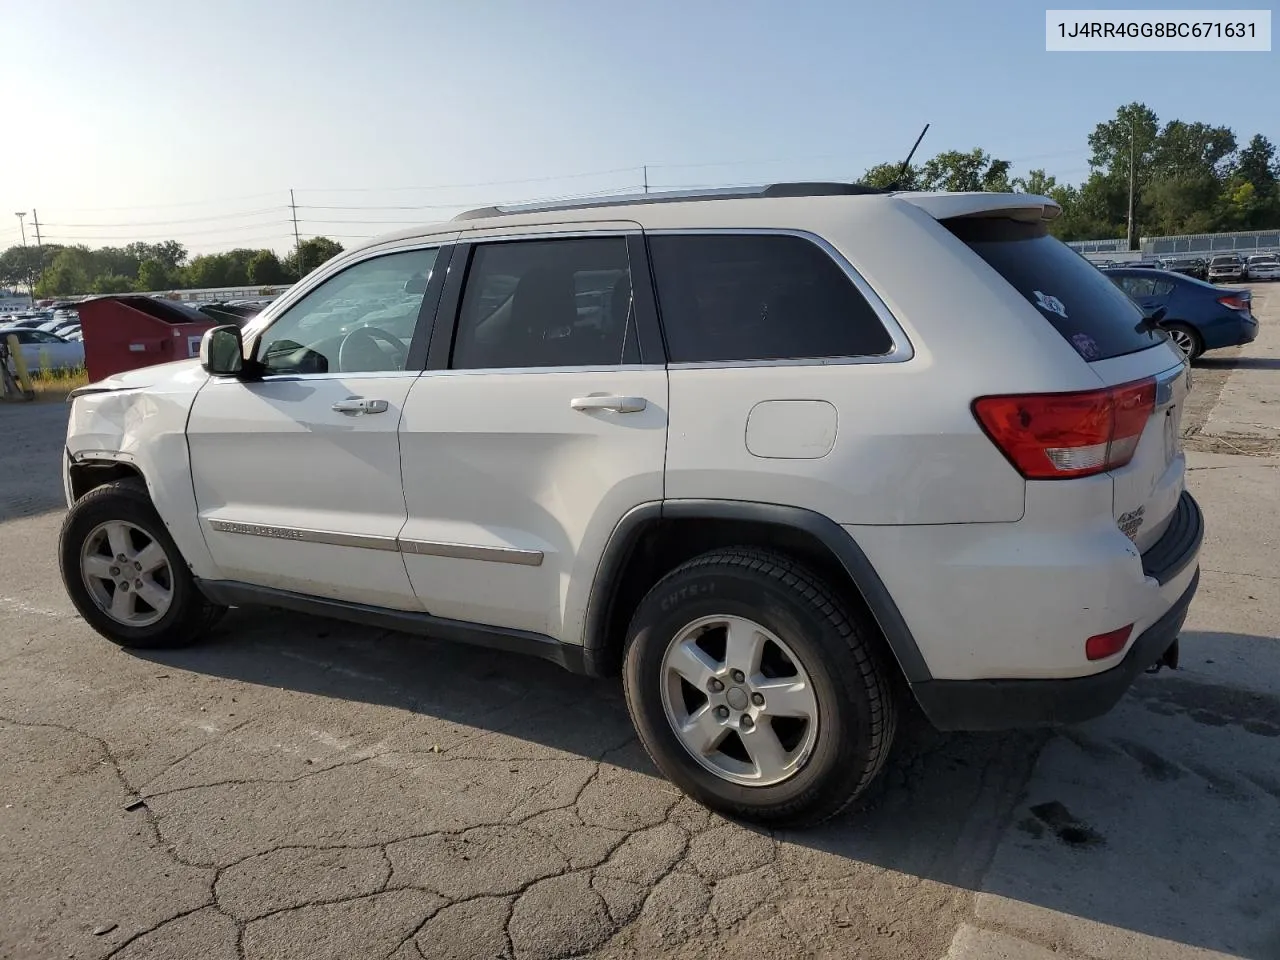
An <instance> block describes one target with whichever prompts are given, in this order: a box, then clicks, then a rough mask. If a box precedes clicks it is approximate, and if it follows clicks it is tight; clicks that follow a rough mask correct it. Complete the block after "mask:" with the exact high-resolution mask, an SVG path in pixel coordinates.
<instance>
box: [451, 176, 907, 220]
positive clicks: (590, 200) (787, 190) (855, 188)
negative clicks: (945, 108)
mask: <svg viewBox="0 0 1280 960" xmlns="http://www.w3.org/2000/svg"><path fill="white" fill-rule="evenodd" d="M890 192H892V191H890V190H886V189H884V188H882V187H872V186H868V185H867V184H865V183H837V182H812V183H767V184H761V185H759V186H754V187H715V188H710V189H706V190H663V191H657V192H654V193H623V194H615V195H613V196H607V197H579V198H577V199H570V200H556V201H554V202H551V203H517V204H508V205H503V206H494V207H477V208H476V209H475V210H468V211H466V212H465V213H460V214H458V215H457V216H456V217H454V218H453V219H454V220H478V219H480V218H482V217H503V216H512V215H514V214H518V213H545V212H548V211H552V210H580V209H584V208H590V207H621V206H628V205H630V204H637V203H684V202H687V201H692V200H746V199H754V198H763V197H833V196H858V195H864V194H871V193H890Z"/></svg>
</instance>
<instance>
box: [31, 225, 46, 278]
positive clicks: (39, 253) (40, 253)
mask: <svg viewBox="0 0 1280 960" xmlns="http://www.w3.org/2000/svg"><path fill="white" fill-rule="evenodd" d="M31 225H32V226H33V227H35V228H36V263H38V264H39V279H37V280H36V283H43V282H44V244H43V243H41V242H40V214H38V213H37V212H36V208H35V207H32V208H31Z"/></svg>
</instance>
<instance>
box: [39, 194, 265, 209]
mask: <svg viewBox="0 0 1280 960" xmlns="http://www.w3.org/2000/svg"><path fill="white" fill-rule="evenodd" d="M278 196H280V194H279V192H278V191H273V192H271V193H247V194H242V195H241V196H238V197H218V198H216V199H212V200H186V201H183V202H181V203H153V204H145V203H139V204H132V205H130V206H127V207H60V208H58V210H57V213H105V212H107V211H111V210H169V209H173V208H175V207H208V206H213V205H214V204H216V203H236V202H238V201H241V200H260V199H261V198H263V197H278Z"/></svg>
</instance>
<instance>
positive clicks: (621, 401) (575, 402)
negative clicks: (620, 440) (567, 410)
mask: <svg viewBox="0 0 1280 960" xmlns="http://www.w3.org/2000/svg"><path fill="white" fill-rule="evenodd" d="M648 405H649V401H648V400H646V399H645V398H644V397H611V396H606V397H574V398H573V399H572V400H570V401H569V406H571V407H573V409H575V410H613V411H616V412H617V413H639V412H640V411H641V410H643V409H644V408H645V407H647V406H648Z"/></svg>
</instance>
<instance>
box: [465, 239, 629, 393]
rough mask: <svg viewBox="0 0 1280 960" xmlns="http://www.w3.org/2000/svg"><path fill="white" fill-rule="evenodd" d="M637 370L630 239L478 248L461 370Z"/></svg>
mask: <svg viewBox="0 0 1280 960" xmlns="http://www.w3.org/2000/svg"><path fill="white" fill-rule="evenodd" d="M636 362H639V345H638V341H637V339H636V332H635V321H634V309H633V305H632V296H631V268H630V264H629V262H628V258H627V241H626V239H625V238H624V237H585V238H572V239H564V240H513V241H504V242H501V243H489V244H482V245H481V246H478V247H477V248H476V251H475V254H474V256H473V257H472V261H471V269H470V271H468V273H467V284H466V289H465V290H464V292H463V296H462V309H461V311H460V314H459V318H458V334H457V338H456V340H455V342H454V346H453V357H452V360H451V364H450V365H451V366H452V367H453V368H454V369H455V370H482V369H503V368H512V367H516V368H519V367H578V366H601V365H615V364H620V363H636Z"/></svg>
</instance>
